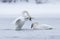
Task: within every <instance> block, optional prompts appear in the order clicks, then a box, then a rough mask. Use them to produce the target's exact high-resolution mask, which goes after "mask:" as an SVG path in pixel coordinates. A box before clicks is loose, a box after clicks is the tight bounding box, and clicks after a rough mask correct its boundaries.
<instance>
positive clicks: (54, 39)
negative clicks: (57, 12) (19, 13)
mask: <svg viewBox="0 0 60 40" xmlns="http://www.w3.org/2000/svg"><path fill="white" fill-rule="evenodd" d="M13 20H14V18H13V19H8V18H5V19H3V18H2V19H1V20H0V40H60V31H59V30H60V29H59V28H60V25H59V24H60V19H59V18H36V19H34V21H38V22H39V23H41V24H49V25H52V26H53V27H54V29H53V30H31V29H30V24H31V22H27V24H25V26H24V27H23V29H22V30H20V31H16V30H14V28H15V27H12V24H10V23H11V22H12V21H13Z"/></svg>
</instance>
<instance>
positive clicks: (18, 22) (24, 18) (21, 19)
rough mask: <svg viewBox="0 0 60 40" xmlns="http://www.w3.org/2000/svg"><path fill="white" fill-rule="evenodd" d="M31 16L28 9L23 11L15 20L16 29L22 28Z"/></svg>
mask: <svg viewBox="0 0 60 40" xmlns="http://www.w3.org/2000/svg"><path fill="white" fill-rule="evenodd" d="M31 19H32V18H31V16H30V15H29V14H28V12H27V11H24V12H23V15H22V16H20V17H18V18H17V19H16V20H15V21H14V22H15V26H16V30H21V29H22V27H23V25H24V23H25V21H27V20H30V21H31Z"/></svg>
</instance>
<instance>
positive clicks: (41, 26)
mask: <svg viewBox="0 0 60 40" xmlns="http://www.w3.org/2000/svg"><path fill="white" fill-rule="evenodd" d="M31 28H32V29H41V30H51V29H53V28H52V26H50V25H47V24H39V23H38V22H34V23H32V25H31Z"/></svg>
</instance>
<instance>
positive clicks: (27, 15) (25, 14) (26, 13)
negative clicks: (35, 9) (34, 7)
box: [23, 11, 31, 20]
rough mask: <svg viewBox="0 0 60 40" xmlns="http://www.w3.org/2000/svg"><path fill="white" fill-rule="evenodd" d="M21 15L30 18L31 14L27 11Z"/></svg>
mask: <svg viewBox="0 0 60 40" xmlns="http://www.w3.org/2000/svg"><path fill="white" fill-rule="evenodd" d="M23 17H24V18H25V20H27V19H29V20H31V16H30V15H29V13H28V12H27V11H25V12H23Z"/></svg>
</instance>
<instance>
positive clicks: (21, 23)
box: [15, 19, 24, 30]
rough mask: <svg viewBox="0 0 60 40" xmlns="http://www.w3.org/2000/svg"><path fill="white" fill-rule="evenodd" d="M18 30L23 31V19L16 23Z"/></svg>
mask: <svg viewBox="0 0 60 40" xmlns="http://www.w3.org/2000/svg"><path fill="white" fill-rule="evenodd" d="M15 24H16V26H17V27H16V30H21V28H22V27H23V25H24V21H22V20H21V19H18V20H17V21H16V23H15Z"/></svg>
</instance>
